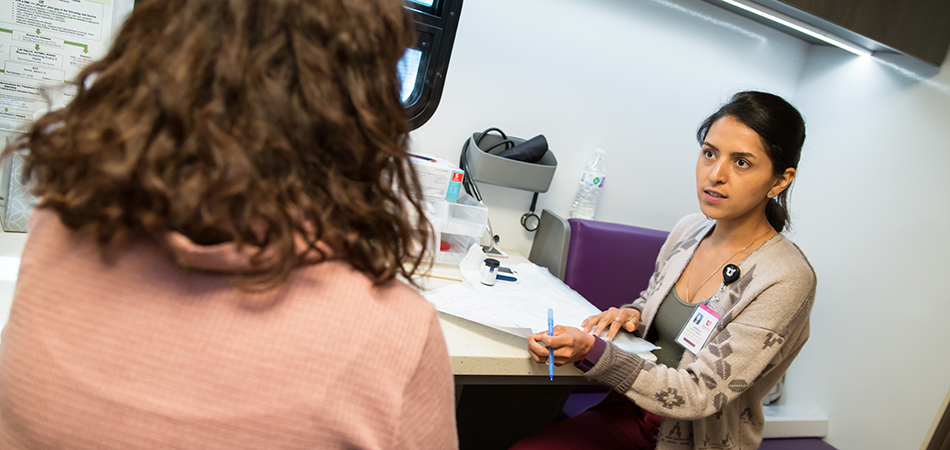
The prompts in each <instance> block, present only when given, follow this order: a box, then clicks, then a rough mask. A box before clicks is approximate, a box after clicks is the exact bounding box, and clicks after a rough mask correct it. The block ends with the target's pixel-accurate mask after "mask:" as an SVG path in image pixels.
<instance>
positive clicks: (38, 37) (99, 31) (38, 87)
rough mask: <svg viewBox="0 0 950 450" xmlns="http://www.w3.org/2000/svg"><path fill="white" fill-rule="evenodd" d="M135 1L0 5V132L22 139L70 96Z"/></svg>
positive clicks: (16, 0)
mask: <svg viewBox="0 0 950 450" xmlns="http://www.w3.org/2000/svg"><path fill="white" fill-rule="evenodd" d="M133 3H134V0H0V132H7V133H9V132H14V133H22V132H25V131H27V130H28V129H29V126H30V123H31V122H32V121H33V120H34V119H35V118H37V117H39V116H41V115H43V114H44V113H46V111H47V110H48V108H49V107H50V105H49V103H48V101H47V99H46V98H45V97H44V95H43V90H44V89H48V95H49V96H50V99H49V101H50V102H52V107H53V108H58V107H62V106H65V105H66V104H67V103H69V101H70V100H71V99H72V98H73V97H74V96H75V93H76V86H75V79H76V75H78V74H79V72H80V71H81V70H82V69H83V68H85V67H86V66H88V65H89V64H90V63H92V62H93V61H95V60H96V59H99V58H101V57H103V56H105V54H106V52H107V51H108V49H109V45H111V43H112V38H113V36H114V33H115V32H116V31H118V28H119V27H120V26H121V24H122V22H123V21H124V20H125V17H127V16H128V14H129V13H130V12H131V11H132V5H133Z"/></svg>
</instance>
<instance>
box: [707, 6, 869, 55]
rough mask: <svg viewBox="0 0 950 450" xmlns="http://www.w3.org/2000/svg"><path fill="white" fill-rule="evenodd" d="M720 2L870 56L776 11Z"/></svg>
mask: <svg viewBox="0 0 950 450" xmlns="http://www.w3.org/2000/svg"><path fill="white" fill-rule="evenodd" d="M722 1H723V2H725V3H728V4H730V5H732V6H735V7H736V8H741V9H744V10H746V11H748V12H750V13H752V14H755V15H757V16H759V17H763V18H766V19H768V20H771V21H773V22H776V23H780V24H782V25H785V26H786V27H789V28H791V29H793V30H796V31H798V32H801V33H804V34H807V35H809V36H811V37H813V38H815V39H818V40H820V41H823V42H827V43H829V44H831V45H834V46H835V47H839V48H842V49H844V50H847V51H849V52H851V53H854V54H855V55H859V56H871V53H872V52H870V51H869V50H866V49H864V48H861V47H860V46H858V45H856V44H854V43H851V42H848V41H846V40H844V39H842V38H839V37H837V36H835V35H833V34H830V33H828V32H826V31H823V30H820V29H818V28H815V27H814V26H812V25H809V24H807V23H805V22H802V21H800V20H798V19H796V18H794V17H790V16H787V15H785V14H782V13H780V12H778V11H775V10H772V9H769V8H766V7H764V6H762V5H758V4H755V3H751V2H746V1H743V0H722Z"/></svg>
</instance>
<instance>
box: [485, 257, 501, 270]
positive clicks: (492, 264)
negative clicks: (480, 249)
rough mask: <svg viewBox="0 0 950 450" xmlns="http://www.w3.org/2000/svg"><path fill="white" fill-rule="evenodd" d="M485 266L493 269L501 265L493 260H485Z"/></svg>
mask: <svg viewBox="0 0 950 450" xmlns="http://www.w3.org/2000/svg"><path fill="white" fill-rule="evenodd" d="M485 265H486V266H488V267H492V268H495V267H498V266H500V265H501V263H500V262H498V260H497V259H495V258H485Z"/></svg>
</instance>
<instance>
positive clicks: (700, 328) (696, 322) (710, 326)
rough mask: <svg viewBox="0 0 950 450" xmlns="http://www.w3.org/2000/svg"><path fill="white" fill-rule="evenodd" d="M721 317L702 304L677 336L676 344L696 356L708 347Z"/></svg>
mask: <svg viewBox="0 0 950 450" xmlns="http://www.w3.org/2000/svg"><path fill="white" fill-rule="evenodd" d="M719 318H720V315H719V313H717V312H716V311H714V310H713V309H712V308H710V307H709V306H707V305H706V304H705V303H700V304H699V307H698V308H696V310H695V311H693V315H692V316H690V318H689V321H688V322H686V325H684V326H683V329H682V330H681V331H680V334H679V336H676V343H677V344H679V345H682V346H683V348H685V349H686V350H689V352H690V353H692V354H694V355H696V354H699V351H700V350H702V349H703V347H704V346H705V345H706V341H708V340H709V336H710V335H712V332H713V330H715V329H716V325H717V324H718V323H719Z"/></svg>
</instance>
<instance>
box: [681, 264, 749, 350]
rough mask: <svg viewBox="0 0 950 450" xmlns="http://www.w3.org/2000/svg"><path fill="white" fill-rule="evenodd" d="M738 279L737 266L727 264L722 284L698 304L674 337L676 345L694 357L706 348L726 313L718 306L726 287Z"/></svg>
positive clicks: (723, 271) (723, 272)
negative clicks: (707, 342)
mask: <svg viewBox="0 0 950 450" xmlns="http://www.w3.org/2000/svg"><path fill="white" fill-rule="evenodd" d="M738 279H739V266H736V265H735V264H729V265H728V266H726V267H725V268H723V269H722V284H721V285H719V289H718V290H716V293H715V294H713V296H712V298H710V299H709V300H707V301H705V302H703V303H700V304H699V307H698V308H696V310H695V311H693V315H692V316H690V318H689V320H688V321H686V324H685V325H683V329H682V330H680V334H679V335H678V336H676V343H677V344H679V345H682V346H683V348H685V349H686V350H689V352H690V353H692V354H694V355H697V354H699V351H700V350H702V349H703V347H705V346H706V341H708V340H709V336H711V335H712V332H713V330H715V329H716V325H718V324H719V321H720V320H721V319H722V316H723V314H725V313H726V310H725V309H724V308H723V307H722V305H720V304H719V300H720V298H721V297H722V294H723V292H725V290H726V286H728V285H730V284H732V283H734V282H735V281H736V280H738Z"/></svg>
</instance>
